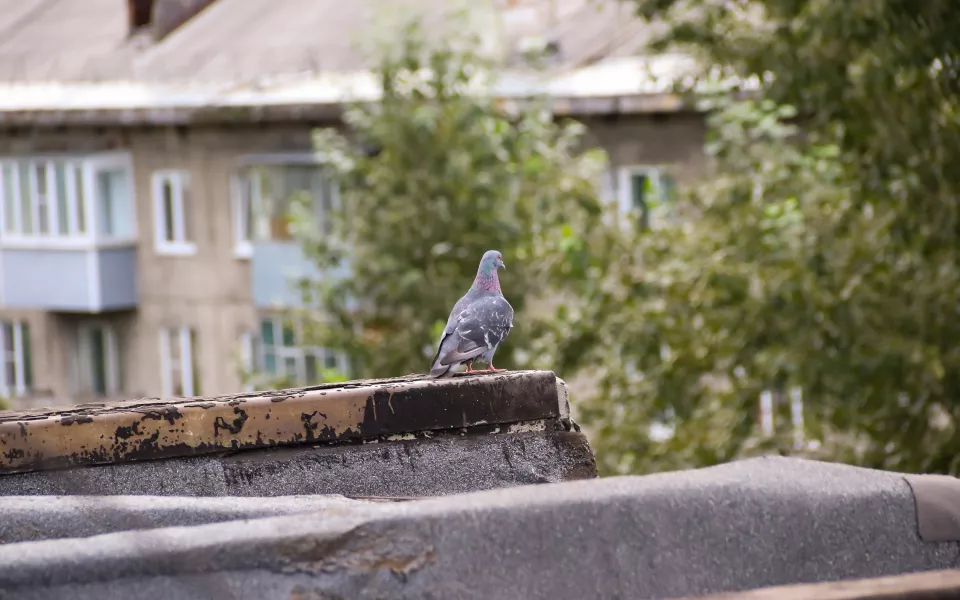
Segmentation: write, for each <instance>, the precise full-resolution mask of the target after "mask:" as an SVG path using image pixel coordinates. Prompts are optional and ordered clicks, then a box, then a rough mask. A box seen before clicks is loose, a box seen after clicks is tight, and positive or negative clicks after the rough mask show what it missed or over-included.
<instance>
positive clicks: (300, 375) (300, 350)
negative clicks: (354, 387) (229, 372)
mask: <svg viewBox="0 0 960 600" xmlns="http://www.w3.org/2000/svg"><path fill="white" fill-rule="evenodd" d="M265 321H270V322H271V323H272V325H273V344H272V345H271V346H269V348H271V349H272V353H273V354H274V356H275V357H276V364H275V367H276V372H273V373H270V372H269V371H267V370H266V360H265V357H266V354H267V348H268V346H267V344H266V343H265V342H264V340H263V339H262V336H261V335H260V334H261V332H262V331H263V323H264V322H265ZM257 324H258V327H257V337H258V342H259V343H257V344H256V356H255V357H254V361H255V365H256V366H257V367H258V368H260V369H262V370H263V371H264V372H267V373H270V374H271V375H277V376H283V375H286V374H287V371H286V360H287V359H290V358H292V359H294V361H296V371H297V372H296V374H295V376H294V382H295V384H296V385H307V383H308V382H307V360H306V357H307V355H308V354H312V355H314V356H315V357H316V358H317V367H318V372H319V369H326V368H328V367H327V365H326V359H327V358H328V357H329V356H330V355H333V356H334V359H335V360H336V362H337V365H336V367H335V368H336V369H337V370H339V371H340V372H341V373H346V372H347V366H348V365H347V356H346V355H345V354H344V353H342V352H335V351H333V350H329V349H327V348H324V347H322V346H300V345H295V346H284V345H283V326H284V321H283V318H281V317H276V316H261V317H260V318H259V319H258V321H257ZM300 335H301V332H300V331H299V328H298V327H294V339H295V341H296V339H297V338H298V337H300Z"/></svg>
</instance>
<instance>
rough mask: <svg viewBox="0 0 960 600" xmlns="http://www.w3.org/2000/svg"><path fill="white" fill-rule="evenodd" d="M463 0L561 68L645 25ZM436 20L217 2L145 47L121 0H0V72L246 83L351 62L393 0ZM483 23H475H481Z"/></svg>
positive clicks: (622, 9)
mask: <svg viewBox="0 0 960 600" xmlns="http://www.w3.org/2000/svg"><path fill="white" fill-rule="evenodd" d="M514 4H515V6H512V7H508V6H506V5H505V4H504V3H503V2H502V1H501V2H498V1H497V0H479V1H475V2H473V3H471V5H470V10H471V12H472V13H475V14H481V13H484V12H488V13H490V16H494V15H495V16H496V17H499V19H498V20H499V23H497V24H496V25H495V26H494V29H499V31H485V33H487V34H491V35H494V34H495V35H498V36H499V37H500V38H501V40H502V41H503V42H504V43H507V44H509V45H515V44H516V43H517V42H518V39H519V38H520V37H536V36H540V37H543V38H545V39H550V40H553V41H556V42H558V43H559V45H560V63H559V65H557V66H559V67H561V68H574V67H577V66H583V65H585V64H590V63H592V62H595V61H597V60H601V59H603V58H605V57H609V56H614V57H617V56H629V55H636V54H638V53H639V52H640V51H641V50H642V44H643V42H644V41H645V40H646V37H647V33H648V32H649V26H647V25H645V24H644V23H643V22H641V21H639V20H638V19H635V18H633V17H632V15H631V12H630V11H631V10H632V9H631V7H630V5H629V4H626V3H623V2H620V1H619V0H524V1H521V2H518V3H514ZM398 6H399V7H402V8H406V9H413V10H416V9H421V10H423V11H424V14H425V15H426V16H427V17H428V18H430V19H432V20H433V22H432V23H430V24H429V28H428V31H429V30H435V28H436V27H438V26H439V22H438V20H439V19H440V18H441V17H442V13H443V12H444V10H446V9H448V8H449V7H450V6H451V2H450V1H449V0H400V1H397V0H394V1H393V2H390V1H388V0H351V1H350V2H341V1H339V0H283V1H282V2H272V3H271V2H267V0H217V1H215V2H214V3H213V4H212V5H211V6H209V7H208V8H207V9H205V10H203V11H201V12H200V13H199V14H198V15H196V16H194V17H193V18H192V19H190V20H189V21H187V22H186V23H185V24H184V25H182V26H181V27H180V28H179V29H177V30H175V31H174V32H173V33H171V34H170V35H169V36H167V37H165V38H163V39H162V40H160V41H159V42H156V43H154V44H146V45H144V40H142V39H137V38H129V37H128V25H127V2H126V0H82V1H77V0H0V81H7V82H11V81H21V82H27V81H32V82H38V81H104V80H129V79H135V80H147V81H167V82H179V83H182V82H186V81H191V80H195V81H204V82H209V81H211V80H218V81H249V80H251V79H255V78H260V77H264V76H268V75H276V74H278V73H302V72H312V73H323V72H330V71H353V70H358V69H361V68H363V67H365V66H368V65H366V64H365V61H364V57H363V54H362V52H361V51H360V48H359V47H358V43H359V42H360V41H362V40H363V39H365V38H369V36H370V35H371V33H375V31H376V30H375V27H376V23H377V20H378V19H380V20H381V21H382V20H383V16H384V14H385V13H387V12H388V11H390V10H396V9H397V7H398ZM484 27H485V28H486V25H484Z"/></svg>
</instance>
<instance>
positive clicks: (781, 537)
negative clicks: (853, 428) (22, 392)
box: [0, 458, 960, 600]
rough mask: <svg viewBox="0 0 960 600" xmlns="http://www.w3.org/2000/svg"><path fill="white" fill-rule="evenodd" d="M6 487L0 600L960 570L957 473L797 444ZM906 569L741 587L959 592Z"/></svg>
mask: <svg viewBox="0 0 960 600" xmlns="http://www.w3.org/2000/svg"><path fill="white" fill-rule="evenodd" d="M14 500H15V501H14V502H12V503H10V505H4V503H2V502H0V538H3V537H4V536H6V537H8V538H10V539H11V540H15V541H14V542H13V543H8V544H0V598H2V599H4V600H5V599H6V598H11V599H12V598H16V599H17V600H41V599H42V600H46V599H53V598H71V599H78V600H84V599H88V598H89V599H93V598H96V599H98V600H113V599H121V598H122V599H126V598H134V597H136V598H183V599H186V600H190V599H192V598H198V599H199V598H214V597H216V598H248V597H249V598H267V599H273V598H277V599H279V598H284V599H289V598H300V599H306V598H311V599H312V598H325V599H327V598H360V599H366V598H398V599H405V598H437V599H439V598H443V599H445V600H460V599H470V600H473V599H480V598H484V599H485V598H497V599H502V600H513V599H523V600H539V599H544V600H546V599H550V600H566V599H571V600H572V599H580V598H675V597H698V596H703V595H706V594H710V593H717V592H729V591H737V590H749V589H756V588H762V587H765V586H776V585H785V584H799V583H813V582H828V581H839V580H849V579H855V578H863V577H877V576H889V575H898V574H904V573H912V572H918V571H934V570H938V569H947V568H954V569H955V568H958V567H960V481H958V480H956V479H953V478H938V477H927V476H904V475H901V474H898V473H889V472H883V471H873V470H868V469H860V468H855V467H849V466H845V465H835V464H828V463H819V462H814V461H805V460H799V459H784V458H768V459H754V460H747V461H741V462H735V463H731V464H727V465H722V466H718V467H712V468H708V469H700V470H693V471H682V472H675V473H664V474H659V475H651V476H646V477H618V478H609V479H600V480H590V481H574V482H562V483H555V484H549V485H544V486H516V487H510V488H506V489H498V490H487V491H482V492H475V493H470V494H463V495H455V496H445V497H435V498H427V499H418V500H409V501H396V502H371V501H357V500H347V499H343V498H326V499H321V498H316V497H312V498H311V497H303V498H295V499H290V498H284V499H280V498H262V499H258V502H257V503H256V504H254V503H251V502H246V503H244V502H243V501H240V500H235V499H230V500H227V499H224V500H223V504H222V506H219V507H218V506H216V505H215V504H213V502H214V501H220V499H210V498H199V499H191V498H179V499H161V500H162V501H161V500H158V499H155V498H144V497H139V498H131V497H127V498H112V499H106V498H51V497H34V498H22V499H14ZM18 502H19V504H18ZM28 504H31V505H32V508H31V507H29V506H27V505H28ZM25 506H27V507H26V508H25ZM138 515H139V516H140V517H143V519H144V521H143V525H142V527H141V528H140V529H139V530H137V531H131V529H134V528H136V525H135V523H136V519H137V517H138ZM271 515H277V516H271ZM53 519H56V522H55V523H54V522H53V521H52V520H53ZM131 522H132V523H134V525H131ZM5 524H6V528H4V526H5ZM180 524H189V525H191V526H189V527H178V526H176V525H180ZM931 524H933V527H930V525H931ZM91 533H103V535H97V536H94V537H85V538H81V537H80V536H86V535H91ZM20 540H33V541H26V542H22V543H18V541H20ZM930 577H931V578H932V577H934V575H930ZM953 581H954V583H956V581H957V578H956V577H954V578H953ZM941 583H942V582H941ZM888 585H889V582H888ZM912 585H913V588H912V589H914V590H917V589H919V590H921V591H922V589H923V588H924V587H926V588H927V590H928V591H931V590H935V589H936V590H938V591H936V593H937V594H941V592H942V594H941V595H929V596H926V595H923V594H922V593H917V594H909V593H904V594H902V595H899V596H898V595H892V596H891V595H887V596H883V595H882V591H881V592H880V593H879V594H873V595H871V594H869V593H866V592H865V593H864V594H862V595H860V596H857V595H850V594H847V595H836V596H835V595H831V594H830V593H828V592H829V591H830V590H829V589H827V590H822V589H817V590H812V591H808V593H807V595H789V590H787V591H784V590H778V592H779V593H781V594H783V595H776V594H771V593H767V594H766V595H759V596H758V595H756V594H758V593H759V592H755V593H753V595H747V596H744V598H751V597H752V598H757V599H759V598H764V599H766V598H770V599H771V600H772V599H773V598H777V599H778V600H779V599H781V598H783V599H788V598H814V599H816V600H827V599H829V598H838V599H839V598H843V599H844V600H852V599H853V598H863V599H866V598H881V597H883V598H916V599H917V600H919V599H920V598H952V597H956V595H955V594H953V595H949V594H951V593H952V592H951V591H950V586H949V585H947V584H944V585H939V586H935V585H932V584H929V585H926V586H924V585H922V584H918V583H916V582H914V583H913V584H912ZM847 589H848V591H849V588H847ZM887 589H890V588H887ZM956 589H957V586H956V585H954V587H953V591H954V592H955V591H956ZM768 591H769V590H768ZM834 591H836V590H834ZM874 591H876V590H874ZM899 591H901V592H902V591H903V589H902V588H901V590H899ZM733 597H737V596H733Z"/></svg>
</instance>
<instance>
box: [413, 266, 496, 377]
mask: <svg viewBox="0 0 960 600" xmlns="http://www.w3.org/2000/svg"><path fill="white" fill-rule="evenodd" d="M506 268H507V266H506V265H504V264H503V256H502V255H501V254H500V252H498V251H497V250H487V251H486V252H485V253H484V254H483V258H482V259H480V267H479V268H478V269H477V277H476V279H474V280H473V285H472V286H470V290H469V291H468V292H467V293H466V294H465V295H464V296H463V297H462V298H460V299H459V300H457V303H456V304H454V305H453V310H452V311H450V317H449V318H447V325H446V327H444V328H443V334H442V335H441V336H440V343H439V345H438V347H437V353H436V355H435V356H434V357H433V366H432V367H431V368H430V374H429V377H449V376H451V375H453V369H454V368H456V367H457V366H459V365H462V364H464V363H466V365H467V372H468V373H475V372H477V371H474V370H473V362H474V361H475V360H477V359H479V360H480V361H481V362H484V363H486V364H487V366H488V368H487V369H486V371H487V372H491V373H500V372H502V371H504V370H505V369H497V368H496V367H494V366H493V355H494V353H496V351H497V346H499V345H500V343H501V342H502V341H503V340H505V339H507V336H508V335H510V330H511V329H512V328H513V307H512V306H510V303H509V302H507V299H506V298H504V297H503V292H501V291H500V279H499V278H498V277H497V271H498V270H499V269H506Z"/></svg>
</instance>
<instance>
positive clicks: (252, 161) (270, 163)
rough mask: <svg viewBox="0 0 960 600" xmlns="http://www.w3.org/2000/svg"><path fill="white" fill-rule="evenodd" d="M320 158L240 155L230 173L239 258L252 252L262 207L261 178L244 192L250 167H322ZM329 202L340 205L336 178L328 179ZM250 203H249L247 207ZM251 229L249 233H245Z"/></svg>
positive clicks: (235, 247) (236, 246) (308, 155)
mask: <svg viewBox="0 0 960 600" xmlns="http://www.w3.org/2000/svg"><path fill="white" fill-rule="evenodd" d="M323 164H324V163H323V161H321V160H320V159H318V158H317V156H316V155H315V154H312V153H282V154H258V155H248V156H243V157H240V159H239V160H238V161H237V165H236V168H235V169H234V172H233V174H232V175H231V185H230V191H231V195H232V197H233V201H232V203H231V204H232V208H233V230H234V255H235V256H236V257H237V258H239V259H249V258H250V257H251V256H252V255H253V242H254V239H253V238H255V237H256V232H255V230H254V229H255V227H256V219H257V214H258V211H259V210H262V202H261V201H260V200H259V198H260V193H261V186H262V184H261V182H260V178H259V177H257V179H256V180H255V181H254V182H253V185H252V186H251V188H250V189H251V190H253V193H251V194H247V193H245V189H244V188H245V186H246V185H247V182H246V181H244V179H245V177H248V176H249V173H250V169H255V168H257V167H267V168H270V167H273V168H278V167H279V168H283V167H288V166H290V167H293V166H317V167H322V166H323ZM330 194H331V198H330V204H331V206H332V207H333V208H334V209H336V208H338V207H339V206H340V185H339V183H338V182H337V181H336V180H333V181H331V182H330ZM247 203H249V204H250V205H251V206H249V208H248V206H247ZM248 214H249V215H250V219H251V222H250V223H247V215H248ZM318 217H319V219H318V220H319V222H318V225H320V226H321V227H322V222H323V221H322V219H323V218H324V216H322V215H318ZM247 231H250V232H251V233H250V235H249V236H248V235H247Z"/></svg>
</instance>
